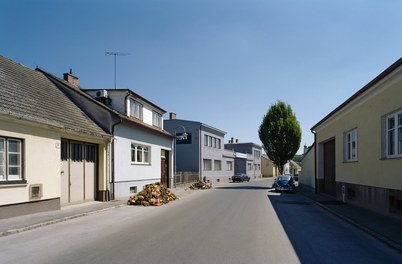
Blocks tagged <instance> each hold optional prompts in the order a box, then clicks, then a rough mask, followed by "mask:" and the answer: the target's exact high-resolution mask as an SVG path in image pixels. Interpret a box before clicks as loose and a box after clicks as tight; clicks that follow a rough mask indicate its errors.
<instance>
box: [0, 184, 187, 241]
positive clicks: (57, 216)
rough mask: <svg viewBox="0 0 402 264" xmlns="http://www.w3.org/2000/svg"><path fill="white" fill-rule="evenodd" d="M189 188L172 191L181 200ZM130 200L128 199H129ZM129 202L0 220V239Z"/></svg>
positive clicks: (85, 205) (71, 207) (89, 204)
mask: <svg viewBox="0 0 402 264" xmlns="http://www.w3.org/2000/svg"><path fill="white" fill-rule="evenodd" d="M188 187H189V186H187V185H183V186H178V187H176V188H173V189H171V191H172V192H173V193H174V194H175V195H176V196H177V197H178V198H179V199H180V198H183V197H184V196H185V195H187V194H189V193H191V192H189V188H188ZM127 200H128V199H127ZM127 200H118V201H110V202H97V201H94V202H86V203H80V204H75V205H67V206H63V207H62V208H61V210H58V211H48V212H41V213H36V214H29V215H22V216H17V217H12V218H6V219H0V237H2V236H8V235H12V234H16V233H20V232H24V231H28V230H31V229H35V228H39V227H42V226H46V225H51V224H55V223H60V222H63V221H67V220H70V219H74V218H78V217H82V216H86V215H90V214H96V213H100V212H103V211H106V210H110V209H114V208H119V207H123V206H127Z"/></svg>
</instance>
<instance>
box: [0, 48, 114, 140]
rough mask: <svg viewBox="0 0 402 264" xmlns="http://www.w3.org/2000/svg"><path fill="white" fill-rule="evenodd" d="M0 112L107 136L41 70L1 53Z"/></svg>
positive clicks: (77, 132)
mask: <svg viewBox="0 0 402 264" xmlns="http://www.w3.org/2000/svg"><path fill="white" fill-rule="evenodd" d="M0 114H3V115H7V116H10V117H13V118H18V119H23V120H27V121H33V122H36V123H40V124H44V125H49V126H52V127H56V128H59V129H63V130H65V131H66V132H69V133H74V134H86V135H93V136H98V137H109V135H108V134H107V133H106V132H105V131H104V130H102V129H101V128H100V127H99V126H98V125H97V124H96V123H95V122H93V121H92V120H91V119H90V118H89V117H88V116H87V115H85V113H84V112H83V111H82V110H81V109H80V108H79V107H77V106H76V105H75V104H74V103H73V102H72V101H71V100H70V99H69V98H68V97H67V96H66V95H65V94H64V93H63V92H62V91H60V90H59V89H58V88H57V87H56V86H55V85H54V84H53V83H52V82H51V81H50V80H49V79H48V78H47V77H46V76H44V75H43V74H42V73H41V72H38V71H35V70H32V69H29V68H28V67H25V66H23V65H21V64H18V63H15V62H13V61H11V60H9V59H7V58H5V57H3V56H1V55H0Z"/></svg>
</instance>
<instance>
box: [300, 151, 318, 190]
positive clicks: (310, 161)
mask: <svg viewBox="0 0 402 264" xmlns="http://www.w3.org/2000/svg"><path fill="white" fill-rule="evenodd" d="M301 167H302V171H301V172H300V174H299V184H303V185H304V186H308V187H312V188H315V175H314V146H313V147H312V148H311V149H310V150H309V151H308V152H307V153H306V155H305V156H304V157H303V160H302V166H301Z"/></svg>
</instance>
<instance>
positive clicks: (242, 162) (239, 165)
mask: <svg viewBox="0 0 402 264" xmlns="http://www.w3.org/2000/svg"><path fill="white" fill-rule="evenodd" d="M225 149H227V150H232V151H235V152H236V153H237V155H236V160H235V173H246V174H247V175H248V176H249V177H250V178H251V179H256V178H261V177H262V171H261V155H262V147H261V146H260V145H257V144H255V143H239V142H238V140H236V142H234V141H233V138H232V139H231V140H230V141H229V143H228V144H225Z"/></svg>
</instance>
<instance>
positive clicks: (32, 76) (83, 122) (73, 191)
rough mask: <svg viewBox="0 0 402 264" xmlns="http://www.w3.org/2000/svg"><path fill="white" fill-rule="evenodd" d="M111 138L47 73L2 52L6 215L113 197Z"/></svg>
mask: <svg viewBox="0 0 402 264" xmlns="http://www.w3.org/2000/svg"><path fill="white" fill-rule="evenodd" d="M111 139H112V137H111V135H110V134H108V133H107V132H105V131H104V130H103V129H102V128H101V127H99V126H98V125H97V124H96V123H95V122H94V121H92V120H91V119H90V118H89V117H88V116H87V115H86V114H85V113H84V112H83V111H82V110H81V109H80V108H78V107H77V106H76V105H75V104H74V103H73V102H72V101H71V100H70V99H69V98H68V97H67V96H66V94H64V93H63V92H62V91H61V90H60V89H59V88H58V87H57V86H56V85H55V84H54V83H53V82H51V81H50V80H49V79H48V78H47V77H46V76H45V75H44V74H43V73H42V72H40V71H36V70H32V69H29V68H27V67H25V66H23V65H21V64H18V63H15V62H13V61H11V60H9V59H7V58H5V57H2V56H0V219H1V218H7V217H12V216H17V215H23V214H29V213H35V212H39V211H49V210H57V209H60V207H61V206H62V205H63V204H71V203H77V202H85V201H93V200H105V199H107V193H108V188H109V187H108V185H107V184H108V182H109V180H108V167H107V164H108V152H109V148H110V142H111Z"/></svg>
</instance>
